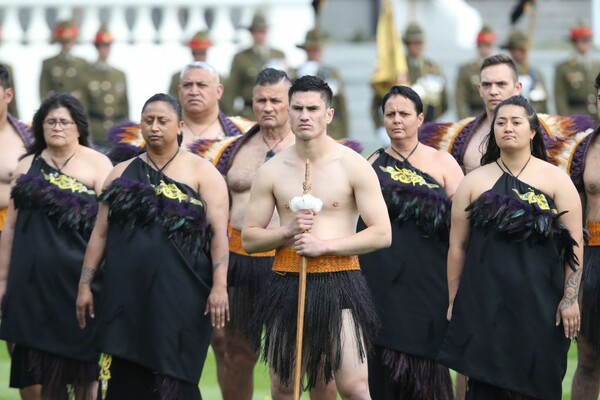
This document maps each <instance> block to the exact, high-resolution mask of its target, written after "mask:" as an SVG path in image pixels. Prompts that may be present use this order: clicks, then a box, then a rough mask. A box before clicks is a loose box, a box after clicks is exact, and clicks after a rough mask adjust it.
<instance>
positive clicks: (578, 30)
mask: <svg viewBox="0 0 600 400" xmlns="http://www.w3.org/2000/svg"><path fill="white" fill-rule="evenodd" d="M592 35H593V34H592V28H590V27H589V26H588V25H587V24H585V23H584V22H583V21H579V22H578V23H577V25H575V26H574V27H572V28H571V29H570V35H569V36H570V37H571V40H572V41H575V40H582V39H583V40H587V39H591V38H592Z"/></svg>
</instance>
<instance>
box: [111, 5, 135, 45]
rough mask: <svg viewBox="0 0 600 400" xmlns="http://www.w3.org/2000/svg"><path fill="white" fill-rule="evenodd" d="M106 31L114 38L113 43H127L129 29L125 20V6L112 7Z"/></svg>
mask: <svg viewBox="0 0 600 400" xmlns="http://www.w3.org/2000/svg"><path fill="white" fill-rule="evenodd" d="M108 30H109V31H110V32H111V33H112V35H113V37H114V38H115V42H121V43H124V42H128V41H129V38H130V32H129V27H128V26H127V20H126V19H125V6H124V5H122V6H113V8H112V10H111V13H110V18H109V22H108Z"/></svg>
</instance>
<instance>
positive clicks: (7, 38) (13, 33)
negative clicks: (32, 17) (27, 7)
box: [2, 5, 24, 43]
mask: <svg viewBox="0 0 600 400" xmlns="http://www.w3.org/2000/svg"><path fill="white" fill-rule="evenodd" d="M23 34H24V32H23V28H21V24H20V23H19V10H18V9H17V6H16V5H7V6H5V8H4V21H3V22H2V40H3V41H4V42H6V43H19V42H21V40H22V39H23Z"/></svg>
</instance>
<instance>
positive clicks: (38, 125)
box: [23, 93, 90, 157]
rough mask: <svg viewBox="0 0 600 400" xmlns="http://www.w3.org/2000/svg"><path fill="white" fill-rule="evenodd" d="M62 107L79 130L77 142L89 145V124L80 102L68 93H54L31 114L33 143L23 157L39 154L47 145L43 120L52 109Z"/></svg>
mask: <svg viewBox="0 0 600 400" xmlns="http://www.w3.org/2000/svg"><path fill="white" fill-rule="evenodd" d="M61 107H64V108H66V109H67V111H69V114H70V116H71V118H72V119H73V122H75V125H76V126H77V131H78V132H79V144H80V145H82V146H85V147H90V143H89V139H88V138H89V136H90V125H89V122H88V119H87V115H86V113H85V110H84V109H83V106H82V105H81V102H80V101H79V100H77V98H76V97H75V96H73V95H71V94H68V93H54V94H52V95H50V96H48V97H46V98H45V99H44V101H42V104H41V105H40V108H39V109H38V110H37V111H36V112H35V114H34V115H33V121H32V123H31V130H32V131H33V139H34V140H33V143H32V144H31V145H30V146H29V147H28V148H27V153H26V154H25V155H24V156H23V157H27V156H28V155H30V154H36V155H38V154H41V153H42V151H43V150H44V149H45V148H46V147H47V144H46V139H44V120H45V119H46V116H48V114H49V113H50V111H52V110H56V109H57V108H61Z"/></svg>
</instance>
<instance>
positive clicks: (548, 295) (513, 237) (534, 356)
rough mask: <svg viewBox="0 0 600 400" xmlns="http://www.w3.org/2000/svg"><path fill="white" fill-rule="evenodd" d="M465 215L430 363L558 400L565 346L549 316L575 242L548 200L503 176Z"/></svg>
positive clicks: (512, 389) (572, 262) (560, 291)
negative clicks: (454, 286)
mask: <svg viewBox="0 0 600 400" xmlns="http://www.w3.org/2000/svg"><path fill="white" fill-rule="evenodd" d="M467 211H470V219H471V233H470V239H469V247H468V250H467V253H466V258H465V264H464V270H463V273H462V275H461V280H460V285H459V288H458V293H457V296H456V299H455V302H454V309H453V314H452V320H451V321H450V323H449V325H448V330H447V332H446V336H445V338H444V341H443V344H442V347H441V350H440V353H439V355H438V360H439V361H440V362H441V363H443V364H445V365H447V366H448V367H450V368H452V369H454V370H456V371H458V372H460V373H462V374H464V375H466V376H467V377H469V378H470V379H473V380H475V381H481V382H483V383H484V384H488V385H491V386H494V387H497V388H501V389H504V390H506V391H510V392H513V393H515V394H520V395H525V396H530V397H534V398H538V399H556V400H558V399H560V398H561V393H562V387H561V384H562V379H563V377H564V375H565V371H566V367H567V351H568V349H569V340H568V339H566V338H565V336H564V331H563V327H562V326H558V327H557V326H555V316H556V311H557V308H558V304H559V302H560V300H561V299H562V296H563V285H564V266H565V265H570V266H571V267H574V266H575V264H576V263H577V260H576V257H575V255H574V254H573V245H574V244H575V242H574V240H573V239H572V237H571V235H570V232H569V231H568V229H567V228H565V227H564V226H563V225H561V224H560V223H559V221H558V217H559V215H560V214H559V213H558V212H557V210H556V209H555V206H554V204H553V202H552V199H551V198H549V197H548V196H547V195H545V194H544V193H542V192H541V191H539V190H537V189H536V188H533V187H531V186H530V185H528V184H526V183H524V182H522V181H519V180H518V179H516V178H514V177H513V176H511V175H509V174H508V173H504V174H503V175H502V176H501V177H500V178H499V179H498V181H497V182H496V183H495V185H494V186H493V188H492V189H490V190H488V191H487V192H485V193H483V194H482V195H481V196H480V197H479V198H478V199H477V200H475V201H474V202H473V203H472V204H471V205H469V207H468V208H467Z"/></svg>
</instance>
